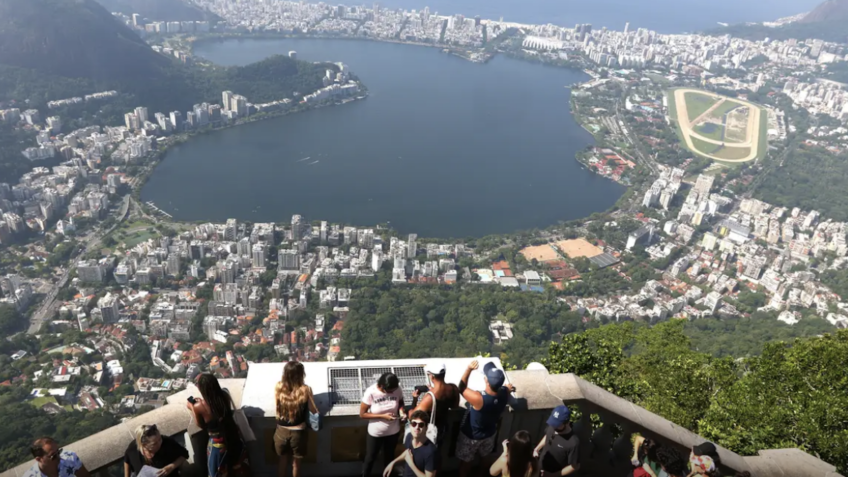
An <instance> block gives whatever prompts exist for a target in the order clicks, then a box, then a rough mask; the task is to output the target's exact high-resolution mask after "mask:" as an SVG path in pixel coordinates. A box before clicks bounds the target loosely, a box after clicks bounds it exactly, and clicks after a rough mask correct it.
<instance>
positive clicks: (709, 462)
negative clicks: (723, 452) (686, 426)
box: [689, 442, 721, 477]
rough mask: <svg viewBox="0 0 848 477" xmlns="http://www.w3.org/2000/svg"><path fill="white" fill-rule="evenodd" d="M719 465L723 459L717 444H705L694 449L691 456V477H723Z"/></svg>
mask: <svg viewBox="0 0 848 477" xmlns="http://www.w3.org/2000/svg"><path fill="white" fill-rule="evenodd" d="M719 465H721V459H720V458H719V456H718V449H716V446H715V444H713V443H712V442H704V443H703V444H699V445H697V446H694V447H692V452H691V453H690V454H689V477H696V476H697V477H721V474H720V473H719V471H718V466H719Z"/></svg>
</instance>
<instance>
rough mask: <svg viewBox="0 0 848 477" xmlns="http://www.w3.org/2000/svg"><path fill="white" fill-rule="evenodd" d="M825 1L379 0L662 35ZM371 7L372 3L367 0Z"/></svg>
mask: <svg viewBox="0 0 848 477" xmlns="http://www.w3.org/2000/svg"><path fill="white" fill-rule="evenodd" d="M821 1H822V0H380V1H379V3H380V5H383V6H386V7H392V8H404V9H422V8H424V7H425V6H429V7H430V10H431V11H438V12H439V13H443V14H457V13H459V14H463V15H466V16H475V15H480V17H481V18H488V19H498V18H500V17H504V20H505V21H512V22H521V23H536V24H546V23H553V24H554V25H561V26H574V24H575V23H591V24H592V25H593V26H595V27H597V28H601V27H604V26H606V27H607V28H610V29H614V30H623V29H624V24H625V23H626V22H630V27H631V28H640V27H641V28H648V29H652V30H656V31H658V32H661V33H682V32H694V31H701V30H704V29H709V28H714V27H716V26H718V25H717V22H724V23H744V22H762V21H768V20H775V19H777V18H781V17H785V16H789V15H795V14H797V13H802V12H806V11H809V10H812V9H813V8H814V7H815V6H816V5H818V4H819V3H821ZM368 3H369V5H370V2H368Z"/></svg>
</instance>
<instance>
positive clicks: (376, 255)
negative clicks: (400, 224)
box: [371, 249, 383, 272]
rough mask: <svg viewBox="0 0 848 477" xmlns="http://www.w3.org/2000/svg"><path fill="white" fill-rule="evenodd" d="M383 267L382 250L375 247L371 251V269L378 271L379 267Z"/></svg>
mask: <svg viewBox="0 0 848 477" xmlns="http://www.w3.org/2000/svg"><path fill="white" fill-rule="evenodd" d="M382 267H383V251H382V250H379V249H375V250H374V251H373V252H372V253H371V270H374V271H375V272H379V271H380V268H382Z"/></svg>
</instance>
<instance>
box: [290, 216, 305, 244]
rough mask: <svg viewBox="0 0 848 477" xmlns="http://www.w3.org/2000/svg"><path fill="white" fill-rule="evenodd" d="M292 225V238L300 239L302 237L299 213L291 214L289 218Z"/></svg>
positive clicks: (301, 222) (301, 221)
mask: <svg viewBox="0 0 848 477" xmlns="http://www.w3.org/2000/svg"><path fill="white" fill-rule="evenodd" d="M291 225H292V240H300V239H301V237H303V232H304V230H303V225H304V224H303V217H301V216H299V215H292V220H291Z"/></svg>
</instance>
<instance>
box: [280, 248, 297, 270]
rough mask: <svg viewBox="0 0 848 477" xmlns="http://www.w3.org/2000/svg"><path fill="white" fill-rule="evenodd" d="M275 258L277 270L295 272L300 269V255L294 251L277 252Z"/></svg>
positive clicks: (282, 250)
mask: <svg viewBox="0 0 848 477" xmlns="http://www.w3.org/2000/svg"><path fill="white" fill-rule="evenodd" d="M277 253H278V258H277V268H278V269H279V270H297V269H298V268H300V255H298V253H297V250H295V249H281V250H279V252H277Z"/></svg>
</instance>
